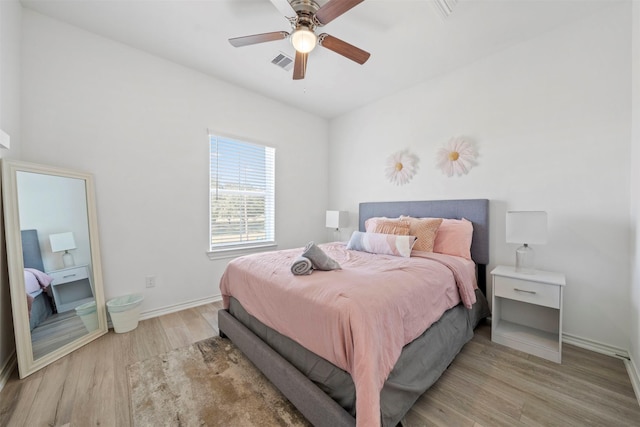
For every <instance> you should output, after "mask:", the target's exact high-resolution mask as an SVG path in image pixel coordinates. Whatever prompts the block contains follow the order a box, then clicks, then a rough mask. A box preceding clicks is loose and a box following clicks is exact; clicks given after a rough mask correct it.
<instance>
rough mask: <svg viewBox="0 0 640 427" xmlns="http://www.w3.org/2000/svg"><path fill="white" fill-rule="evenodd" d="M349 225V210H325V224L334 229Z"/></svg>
mask: <svg viewBox="0 0 640 427" xmlns="http://www.w3.org/2000/svg"><path fill="white" fill-rule="evenodd" d="M347 225H349V212H347V211H327V217H326V226H327V228H333V229H334V230H335V231H338V230H340V229H341V228H344V227H346V226H347Z"/></svg>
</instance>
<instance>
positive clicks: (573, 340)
mask: <svg viewBox="0 0 640 427" xmlns="http://www.w3.org/2000/svg"><path fill="white" fill-rule="evenodd" d="M562 342H563V343H567V344H571V345H575V346H576V347H580V348H584V349H586V350H591V351H594V352H596V353H600V354H606V355H607V356H612V357H615V358H617V359H620V360H622V361H624V366H625V367H626V368H627V373H628V374H629V380H630V381H631V385H632V386H633V392H634V393H635V395H636V399H637V400H638V404H640V371H638V367H637V366H636V365H635V363H634V362H633V359H632V358H631V357H629V352H628V351H627V350H625V349H623V348H618V347H614V346H611V345H609V344H603V343H599V342H596V341H593V340H590V339H587V338H583V337H578V336H575V335H571V334H567V333H564V332H563V333H562Z"/></svg>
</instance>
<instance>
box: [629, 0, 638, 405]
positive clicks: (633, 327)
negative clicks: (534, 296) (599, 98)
mask: <svg viewBox="0 0 640 427" xmlns="http://www.w3.org/2000/svg"><path fill="white" fill-rule="evenodd" d="M632 20H633V51H632V63H633V68H632V70H633V72H632V84H633V92H632V110H631V111H632V118H633V119H632V121H631V123H632V141H631V148H632V150H631V154H632V155H631V171H632V175H631V209H632V216H633V218H632V220H633V222H634V224H633V233H632V241H631V256H632V260H631V262H632V281H631V290H630V298H629V301H630V306H631V313H630V328H629V329H630V345H629V350H630V351H629V352H630V353H631V354H630V356H631V359H632V360H633V364H634V365H635V369H636V375H637V376H638V379H639V380H640V233H639V232H638V230H640V3H638V2H633V11H632ZM638 385H640V384H638ZM636 393H637V395H638V399H640V390H636Z"/></svg>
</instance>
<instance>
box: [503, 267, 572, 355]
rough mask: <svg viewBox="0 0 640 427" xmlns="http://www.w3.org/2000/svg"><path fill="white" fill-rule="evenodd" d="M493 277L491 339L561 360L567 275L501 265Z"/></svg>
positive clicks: (531, 352)
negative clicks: (564, 290)
mask: <svg viewBox="0 0 640 427" xmlns="http://www.w3.org/2000/svg"><path fill="white" fill-rule="evenodd" d="M491 276H492V278H493V296H492V315H491V341H493V342H496V343H498V344H503V345H506V346H509V347H511V348H515V349H517V350H520V351H524V352H527V353H530V354H533V355H536V356H539V357H542V358H545V359H548V360H551V361H553V362H557V363H561V361H562V293H563V289H564V286H565V284H566V282H565V277H564V274H561V273H553V272H549V271H541V270H536V272H535V273H534V274H523V273H517V272H516V271H515V267H506V266H498V267H496V268H494V269H493V271H492V272H491Z"/></svg>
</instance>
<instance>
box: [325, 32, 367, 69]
mask: <svg viewBox="0 0 640 427" xmlns="http://www.w3.org/2000/svg"><path fill="white" fill-rule="evenodd" d="M318 44H319V45H320V46H322V47H326V48H327V49H329V50H332V51H334V52H335V53H337V54H340V55H342V56H344V57H345V58H349V59H350V60H352V61H355V62H357V63H358V64H364V63H365V62H367V59H369V57H370V56H371V54H370V53H369V52H366V51H364V50H362V49H360V48H358V47H355V46H354V45H352V44H349V43H347V42H345V41H342V40H340V39H339V38H336V37H333V36H330V35H329V34H327V33H322V34H320V35H319V36H318Z"/></svg>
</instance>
